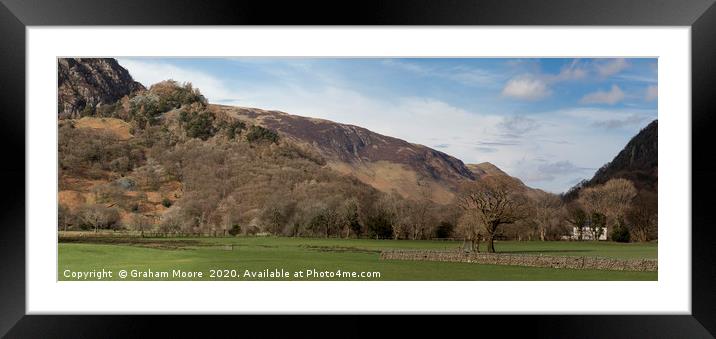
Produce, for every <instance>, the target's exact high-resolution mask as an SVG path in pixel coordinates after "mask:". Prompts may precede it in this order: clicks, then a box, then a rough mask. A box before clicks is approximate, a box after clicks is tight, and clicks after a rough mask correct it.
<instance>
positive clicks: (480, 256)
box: [380, 250, 657, 272]
mask: <svg viewBox="0 0 716 339" xmlns="http://www.w3.org/2000/svg"><path fill="white" fill-rule="evenodd" d="M380 259H381V260H423V261H451V262H467V263H476V264H490V265H512V266H530V267H549V268H569V269H585V270H611V271H641V272H654V271H656V270H657V260H656V259H616V258H601V257H567V256H550V255H518V254H505V253H474V252H473V253H465V252H463V251H430V250H386V251H382V252H381V253H380Z"/></svg>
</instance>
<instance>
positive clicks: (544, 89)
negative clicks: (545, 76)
mask: <svg viewBox="0 0 716 339" xmlns="http://www.w3.org/2000/svg"><path fill="white" fill-rule="evenodd" d="M502 95H503V96H507V97H512V98H516V99H521V100H539V99H542V98H544V97H546V96H548V95H550V89H549V87H548V86H547V83H546V82H545V81H544V80H542V79H539V78H536V77H529V76H522V77H518V78H514V79H510V81H508V82H507V84H506V85H505V88H504V89H502Z"/></svg>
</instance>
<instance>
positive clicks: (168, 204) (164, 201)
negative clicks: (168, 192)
mask: <svg viewBox="0 0 716 339" xmlns="http://www.w3.org/2000/svg"><path fill="white" fill-rule="evenodd" d="M162 206H164V207H167V208H168V207H171V206H172V201H171V200H169V198H164V199H162Z"/></svg>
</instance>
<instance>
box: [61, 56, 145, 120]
mask: <svg viewBox="0 0 716 339" xmlns="http://www.w3.org/2000/svg"><path fill="white" fill-rule="evenodd" d="M57 65H58V68H57V93H58V105H57V112H58V115H59V116H60V117H73V118H75V117H79V116H80V115H82V112H83V111H86V113H87V114H84V115H89V114H90V113H91V112H93V111H94V109H95V108H96V107H97V106H99V105H104V104H113V103H115V102H116V101H117V100H119V99H121V98H122V97H124V96H125V95H130V94H132V93H135V92H137V91H140V90H144V89H145V88H144V86H142V84H140V83H138V82H136V81H134V79H132V76H131V75H130V74H129V72H128V71H127V70H126V69H125V68H124V67H122V66H120V65H119V63H117V60H115V59H110V58H62V59H58V61H57Z"/></svg>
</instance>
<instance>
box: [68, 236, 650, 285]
mask: <svg viewBox="0 0 716 339" xmlns="http://www.w3.org/2000/svg"><path fill="white" fill-rule="evenodd" d="M91 241H93V242H95V243H84V242H81V243H80V242H71V243H66V242H61V243H60V244H59V265H58V278H59V279H60V280H74V279H72V278H65V277H64V272H65V271H66V270H70V271H75V272H78V271H94V270H102V269H105V270H110V271H112V272H114V274H113V277H112V278H110V279H109V280H146V279H142V278H128V279H120V278H118V277H117V274H118V272H119V271H120V270H127V271H131V270H138V271H146V270H151V271H154V272H158V271H167V272H169V277H167V278H160V279H151V280H222V279H217V278H211V277H209V276H208V275H209V274H210V272H209V270H211V269H218V270H236V271H235V272H236V275H237V276H238V277H235V278H229V279H228V280H281V279H276V278H273V279H272V278H252V277H244V276H243V275H244V273H245V271H246V270H249V271H251V272H261V271H264V270H266V269H268V270H274V269H278V270H281V269H283V270H285V271H288V272H291V274H293V272H297V271H301V272H305V271H306V270H311V271H312V270H314V269H315V270H316V271H319V272H320V271H332V272H335V271H336V270H341V271H348V272H350V271H355V272H360V271H366V272H380V278H359V277H358V278H306V277H305V276H304V277H303V278H299V277H297V278H289V279H290V280H316V279H318V280H657V272H621V271H600V270H570V269H553V268H536V267H520V266H499V265H479V264H470V263H453V262H430V261H397V260H396V261H393V260H379V253H380V250H382V249H455V248H458V247H459V246H460V245H461V243H460V242H448V241H426V240H419V241H410V240H398V241H394V240H368V239H348V240H343V239H313V238H311V239H309V238H276V237H239V238H169V239H162V238H157V239H141V238H132V239H127V238H124V239H121V238H118V239H106V240H101V239H94V240H91ZM97 241H101V243H96V242H97ZM225 245H233V250H228V248H229V247H227V246H225ZM495 247H496V249H497V251H498V252H501V253H514V254H528V255H539V254H544V255H567V256H599V257H614V258H656V257H657V245H656V244H654V243H649V244H620V243H612V242H538V241H534V242H516V241H503V242H497V243H496V244H495ZM178 269H180V270H183V271H197V272H203V274H204V276H203V277H202V278H201V279H197V278H190V279H186V278H176V277H172V276H171V272H172V270H178ZM230 275H233V272H230ZM282 279H283V278H282ZM90 280H92V279H90ZM223 280H226V279H223ZM284 280H286V279H284Z"/></svg>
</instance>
